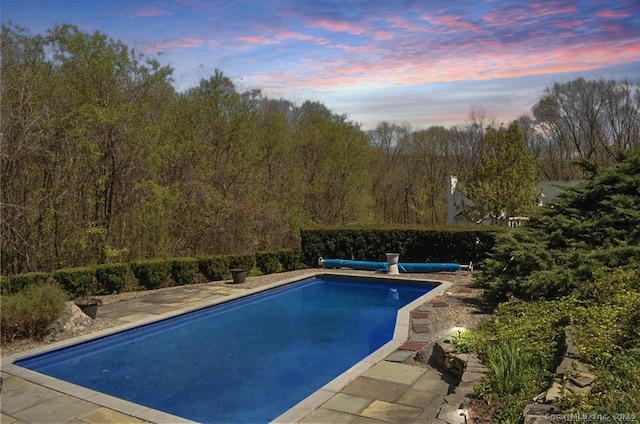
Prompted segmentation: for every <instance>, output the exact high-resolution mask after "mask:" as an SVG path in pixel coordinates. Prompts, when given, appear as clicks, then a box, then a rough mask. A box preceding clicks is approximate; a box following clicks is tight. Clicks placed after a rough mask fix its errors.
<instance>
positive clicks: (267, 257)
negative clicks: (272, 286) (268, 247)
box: [256, 252, 282, 274]
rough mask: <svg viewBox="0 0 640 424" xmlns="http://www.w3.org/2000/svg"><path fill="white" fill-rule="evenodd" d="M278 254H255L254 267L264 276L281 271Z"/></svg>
mask: <svg viewBox="0 0 640 424" xmlns="http://www.w3.org/2000/svg"><path fill="white" fill-rule="evenodd" d="M279 256H280V255H279V254H278V252H257V253H256V267H257V268H258V269H259V270H260V271H262V272H263V273H264V274H274V273H276V272H280V271H281V270H282V265H280V260H279Z"/></svg>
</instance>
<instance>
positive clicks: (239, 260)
mask: <svg viewBox="0 0 640 424" xmlns="http://www.w3.org/2000/svg"><path fill="white" fill-rule="evenodd" d="M255 263H256V256H255V255H229V268H242V269H246V270H247V271H249V270H251V268H253V266H254V265H255Z"/></svg>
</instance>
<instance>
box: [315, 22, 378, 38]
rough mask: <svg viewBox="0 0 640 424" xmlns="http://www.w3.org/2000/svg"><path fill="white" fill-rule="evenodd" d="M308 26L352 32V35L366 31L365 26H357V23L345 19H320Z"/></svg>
mask: <svg viewBox="0 0 640 424" xmlns="http://www.w3.org/2000/svg"><path fill="white" fill-rule="evenodd" d="M309 27H310V28H323V29H327V30H329V31H334V32H346V33H348V34H353V35H361V34H364V33H365V32H367V30H366V29H365V28H362V27H359V26H357V25H354V24H353V23H352V22H347V21H342V22H339V21H328V20H321V21H317V22H313V23H311V24H310V25H309Z"/></svg>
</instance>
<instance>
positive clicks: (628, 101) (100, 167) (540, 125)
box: [0, 25, 640, 275]
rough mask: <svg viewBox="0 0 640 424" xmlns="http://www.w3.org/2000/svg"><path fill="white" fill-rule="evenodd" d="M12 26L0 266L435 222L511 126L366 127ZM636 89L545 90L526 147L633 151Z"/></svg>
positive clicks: (262, 244) (98, 42)
mask: <svg viewBox="0 0 640 424" xmlns="http://www.w3.org/2000/svg"><path fill="white" fill-rule="evenodd" d="M1 38H2V40H1V41H2V52H1V53H2V59H1V60H2V62H1V69H0V71H1V73H2V86H1V88H2V93H1V94H2V103H1V105H0V107H1V111H0V112H1V119H2V122H1V124H2V141H1V142H2V148H1V167H2V168H1V174H2V175H1V176H2V187H1V188H2V193H1V198H0V202H1V204H0V213H1V218H2V219H1V231H2V239H1V245H0V252H1V267H2V269H1V272H2V274H3V275H4V274H15V273H21V272H27V271H51V270H54V269H59V268H63V267H70V266H80V265H88V264H99V263H113V262H120V261H133V260H139V259H146V258H155V257H163V256H165V257H169V256H170V257H177V256H197V255H205V254H217V253H243V252H250V251H251V252H254V251H259V250H264V249H276V248H282V247H291V246H294V245H295V244H296V242H297V241H298V238H299V230H300V228H302V227H304V226H308V225H311V224H335V225H346V224H352V223H359V224H376V223H392V224H417V225H442V224H444V223H445V222H446V177H447V176H448V175H458V176H459V177H460V178H461V180H464V179H465V178H470V177H471V176H472V175H473V170H474V169H475V168H476V167H477V166H478V164H479V163H480V162H479V161H480V159H481V157H482V151H483V149H484V148H485V146H486V145H487V143H485V141H486V140H487V134H493V132H495V131H503V129H501V128H503V125H502V124H497V123H495V122H486V121H484V120H481V119H477V118H474V119H472V121H471V122H470V123H469V124H468V125H466V126H461V127H452V128H444V127H431V128H428V129H420V130H414V129H412V128H410V127H409V126H404V125H396V124H389V123H381V124H379V125H378V126H377V127H376V128H375V129H373V130H369V131H364V130H363V129H362V128H361V127H360V125H359V124H358V123H355V122H352V121H351V120H349V118H348V116H346V115H339V114H336V113H333V112H332V111H331V110H329V109H328V108H327V107H326V106H324V105H323V104H321V103H319V102H312V101H305V102H303V103H302V104H300V105H297V104H294V103H292V102H290V101H288V100H285V99H270V98H268V97H266V96H264V95H263V94H262V93H261V91H260V90H259V89H255V88H251V89H244V90H243V89H240V88H238V87H237V86H236V85H235V84H234V82H233V81H232V80H231V79H230V78H228V77H227V76H225V74H224V72H223V71H220V70H217V71H216V72H215V74H214V75H212V76H210V77H208V78H205V79H202V80H201V81H200V83H199V84H198V85H197V86H195V87H192V88H189V89H187V90H185V91H184V92H178V91H176V89H175V88H174V86H173V85H172V84H173V80H172V69H171V67H169V66H163V65H161V64H160V63H159V61H158V60H157V59H155V58H150V57H146V56H144V55H141V54H139V53H137V52H136V51H135V49H133V48H131V47H129V46H127V45H125V44H123V43H121V42H119V41H115V40H112V39H110V38H108V37H107V36H106V35H104V34H101V33H99V32H95V33H91V34H89V33H84V32H82V31H80V30H79V29H78V28H76V27H74V26H71V25H61V26H57V27H55V28H52V29H51V30H49V31H48V32H47V33H45V34H41V35H31V34H29V33H28V32H27V31H26V30H24V29H21V28H19V27H9V26H5V25H3V27H2V34H1ZM639 90H640V88H639V86H638V84H637V83H630V82H616V81H585V80H576V81H572V82H569V83H565V84H556V85H554V86H553V87H551V88H549V89H547V91H546V92H545V93H541V98H540V100H539V102H538V103H537V104H536V105H532V113H533V116H531V117H529V116H524V117H522V118H520V119H519V121H518V123H517V126H519V128H520V130H521V131H522V133H523V137H524V145H525V146H526V147H524V148H526V149H527V150H528V154H529V155H530V157H531V159H530V160H531V161H535V166H536V167H537V168H538V169H539V170H541V172H542V174H543V176H544V178H548V179H561V178H575V177H582V176H584V175H585V174H588V173H589V172H590V171H591V170H593V169H594V168H595V167H597V166H601V165H608V164H611V163H613V162H615V161H616V160H617V157H618V154H619V152H620V151H623V150H635V149H638V148H639V147H640V119H639V118H638V116H639V110H640V91H639ZM587 94H588V95H587ZM513 125H516V124H513ZM509 128H511V126H509ZM492 131H493V132H492ZM575 163H580V164H581V165H582V166H581V167H576V166H575V165H574V164H575Z"/></svg>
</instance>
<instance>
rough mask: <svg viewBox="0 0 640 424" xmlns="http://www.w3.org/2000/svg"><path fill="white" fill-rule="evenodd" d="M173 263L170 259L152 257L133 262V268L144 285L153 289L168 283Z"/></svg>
mask: <svg viewBox="0 0 640 424" xmlns="http://www.w3.org/2000/svg"><path fill="white" fill-rule="evenodd" d="M171 265H172V261H171V260H168V259H150V260H143V261H136V262H132V263H131V270H132V271H133V275H135V277H136V278H137V279H138V283H139V284H140V285H141V286H142V287H144V288H145V289H147V290H153V289H157V288H159V287H162V286H163V285H165V284H167V280H168V279H169V278H170V277H171Z"/></svg>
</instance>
